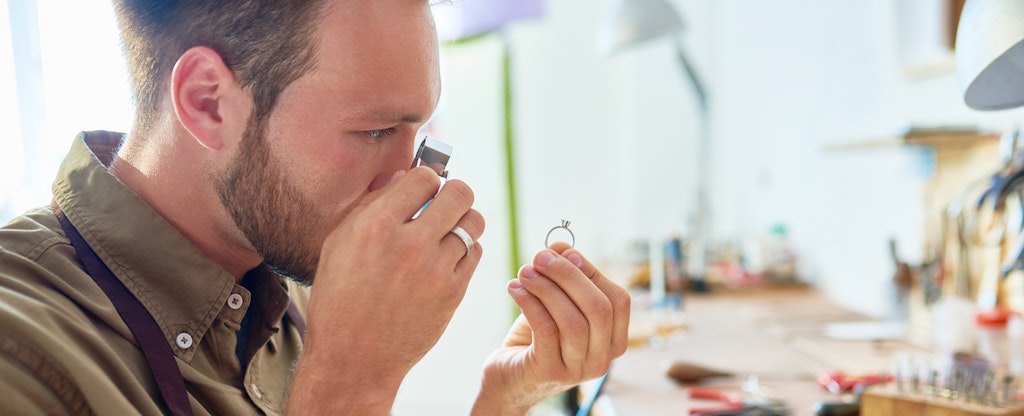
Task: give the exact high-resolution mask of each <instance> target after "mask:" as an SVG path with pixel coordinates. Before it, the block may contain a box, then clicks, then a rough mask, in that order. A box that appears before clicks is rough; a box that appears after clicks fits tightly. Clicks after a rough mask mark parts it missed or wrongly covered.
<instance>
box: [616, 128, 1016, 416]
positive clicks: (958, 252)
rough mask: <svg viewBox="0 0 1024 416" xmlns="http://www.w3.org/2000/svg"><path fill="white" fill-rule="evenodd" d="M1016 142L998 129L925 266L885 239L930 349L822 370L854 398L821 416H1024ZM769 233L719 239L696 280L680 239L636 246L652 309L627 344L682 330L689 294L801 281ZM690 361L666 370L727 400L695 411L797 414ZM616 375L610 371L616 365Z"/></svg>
mask: <svg viewBox="0 0 1024 416" xmlns="http://www.w3.org/2000/svg"><path fill="white" fill-rule="evenodd" d="M1018 138H1019V132H1018V131H1009V132H1007V133H1005V134H1003V135H1002V137H1001V138H1000V142H1001V145H1000V148H1001V149H1003V151H1002V153H1003V154H1002V158H1003V160H1002V162H1001V164H999V165H997V166H996V167H995V168H994V169H992V170H991V173H990V174H988V175H985V176H983V177H980V178H976V179H975V180H974V182H973V183H972V184H971V185H970V186H968V187H966V189H962V190H961V191H960V192H959V195H958V197H956V198H954V200H952V201H949V202H948V204H946V205H945V206H944V209H943V212H942V215H941V216H940V218H941V221H940V222H941V224H934V226H936V227H938V228H939V231H938V233H937V234H938V240H939V241H938V242H935V243H934V244H931V246H932V247H933V248H931V249H929V250H926V254H925V256H924V257H925V258H924V260H923V261H922V262H921V264H915V265H911V264H908V263H907V262H905V261H903V259H901V258H900V257H899V256H898V255H897V247H896V242H895V241H889V244H890V250H891V253H892V260H893V264H894V270H893V276H892V283H893V286H894V288H895V289H896V292H897V293H900V299H901V301H902V302H903V304H902V305H901V307H903V308H906V310H903V312H904V315H903V318H906V312H907V310H915V311H916V312H917V313H916V315H917V316H918V318H919V317H920V315H921V314H922V313H923V314H925V315H926V316H927V320H928V321H929V322H928V325H927V326H928V327H929V328H928V330H929V332H930V334H929V336H928V338H929V339H928V340H927V345H922V347H924V350H923V351H926V352H925V353H917V354H896V356H895V357H894V358H893V360H892V363H891V365H890V366H889V368H887V369H879V368H865V369H863V370H864V371H863V372H862V374H860V375H851V374H846V373H839V372H834V373H831V374H829V373H822V374H821V375H820V377H819V380H818V383H817V384H818V386H819V387H820V388H823V389H826V390H829V389H834V390H835V391H836V392H843V393H847V395H846V396H844V397H843V398H841V399H838V400H836V401H835V402H834V403H824V402H823V403H819V404H820V406H819V407H818V408H816V409H815V414H818V415H839V414H863V415H890V414H891V415H904V414H914V415H918V414H920V415H1024V395H1022V393H1024V382H1022V380H1024V149H1022V148H1024V146H1022V145H1021V143H1019V141H1018ZM768 237H770V239H765V240H762V241H761V242H760V244H758V245H757V247H756V248H755V249H754V250H751V249H749V248H744V247H740V248H736V247H734V246H729V245H721V246H720V247H719V248H718V249H716V250H712V251H713V253H711V254H709V255H708V256H707V259H708V263H707V264H706V265H704V268H703V272H702V273H699V275H694V274H690V273H688V272H687V271H688V270H694V268H693V267H689V266H687V265H686V260H687V253H686V251H687V244H686V241H685V240H684V239H681V238H679V237H673V238H670V239H668V240H667V241H657V240H652V241H647V242H642V243H638V244H637V246H636V248H635V250H634V252H635V253H638V254H637V255H635V257H636V258H637V259H638V261H637V262H636V268H635V271H634V273H633V276H632V278H631V280H630V285H631V286H632V287H633V289H635V290H641V289H644V290H647V289H649V291H646V292H645V293H643V295H642V296H640V297H638V298H637V299H635V300H634V302H635V303H636V302H637V301H639V302H641V303H644V304H646V309H647V311H646V312H644V313H646V314H647V315H646V317H643V318H641V319H640V320H646V321H648V322H646V323H642V324H641V325H638V331H637V332H638V335H637V336H635V337H631V347H639V346H646V345H652V344H656V343H658V342H662V343H663V342H664V340H665V339H666V337H668V336H670V334H672V333H673V332H676V331H683V332H685V331H686V330H687V326H688V323H687V319H690V317H688V316H686V313H685V307H686V300H685V298H684V294H685V296H691V295H689V293H693V292H707V291H710V292H712V293H710V294H707V295H705V296H715V294H714V293H713V292H714V290H715V288H716V287H727V288H733V289H735V288H750V287H763V286H773V285H775V286H778V285H799V284H800V282H801V280H800V279H799V277H798V276H797V275H796V271H797V270H798V268H797V267H796V261H797V259H798V257H797V255H796V253H795V251H793V250H792V248H791V247H789V245H788V244H787V242H786V239H785V227H784V226H781V225H780V226H778V227H777V228H776V229H774V230H772V232H771V233H769V234H768ZM751 253H756V254H754V255H752V254H751ZM644 257H646V258H645V259H644V260H646V261H639V259H641V258H644ZM695 279H700V280H701V281H700V282H699V283H700V284H699V285H694V280H695ZM908 293H916V294H917V296H908ZM694 296H698V295H694ZM911 315H914V314H913V313H911ZM651 321H653V324H652V323H651ZM631 325H632V324H631ZM652 325H653V328H652V327H651V326H652ZM645 326H646V327H647V329H646V330H645V329H643V328H644V327H645ZM631 330H632V328H631ZM693 359H694V361H693V362H675V363H673V365H672V366H670V367H669V369H667V370H666V372H665V373H664V374H663V375H662V376H664V377H669V378H671V379H673V380H675V381H677V382H679V383H680V384H681V385H686V386H690V387H691V388H693V389H696V390H692V391H691V394H697V395H698V396H701V395H703V396H704V398H705V399H706V398H707V397H713V400H716V401H718V402H720V403H721V404H722V406H718V407H713V408H710V409H708V408H694V409H696V410H693V409H691V414H707V415H725V414H757V415H771V414H794V413H793V412H792V410H793V409H789V408H787V407H786V406H785V403H784V402H779V401H773V402H762V403H761V405H759V406H750V403H751V401H750V400H749V398H750V397H749V396H750V395H749V394H746V396H747V397H746V399H745V400H738V399H737V398H736V397H733V396H730V395H728V394H725V395H721V394H717V393H716V394H712V393H713V392H711V391H708V390H706V389H704V390H702V387H701V383H702V382H703V380H705V379H710V378H716V377H723V376H725V377H728V376H730V373H729V372H724V371H720V370H717V369H715V368H713V367H705V366H702V365H701V363H700V362H699V357H693ZM611 373H612V374H613V377H614V368H613V369H612V372H611ZM748 393H749V392H748ZM730 394H731V393H730ZM837 397H838V396H837ZM766 404H770V406H768V405H766ZM840 404H842V406H839V405H840ZM805 410H806V409H803V410H798V411H797V412H796V413H795V414H803V413H801V412H803V411H805ZM744 412H746V413H744Z"/></svg>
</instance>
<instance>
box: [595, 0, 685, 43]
mask: <svg viewBox="0 0 1024 416" xmlns="http://www.w3.org/2000/svg"><path fill="white" fill-rule="evenodd" d="M682 28H683V21H682V19H681V18H680V17H679V12H677V11H676V9H675V8H674V7H672V5H671V4H669V3H668V2H667V1H666V0H618V2H617V3H616V4H615V6H614V7H613V8H612V10H611V13H610V14H609V15H608V17H607V18H606V19H605V21H604V23H602V25H601V27H600V28H599V29H598V32H597V50H598V51H600V52H602V53H605V54H611V53H614V52H616V51H618V50H620V49H622V48H625V47H628V46H631V45H635V44H637V43H640V42H643V41H646V40H649V39H653V38H657V37H660V36H665V35H669V34H673V33H676V32H678V31H680V30H682Z"/></svg>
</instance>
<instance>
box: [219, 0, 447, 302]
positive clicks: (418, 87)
mask: <svg viewBox="0 0 1024 416" xmlns="http://www.w3.org/2000/svg"><path fill="white" fill-rule="evenodd" d="M326 13H327V14H326V16H325V17H324V19H323V20H322V21H321V22H320V23H319V31H318V34H319V44H318V45H317V47H316V49H317V59H316V66H315V67H314V68H313V69H312V70H311V71H310V72H309V73H307V74H306V75H304V76H303V77H301V78H299V79H298V80H296V81H295V82H294V83H292V84H291V85H289V86H288V87H287V88H286V89H285V90H284V91H283V92H282V94H281V96H280V97H279V99H278V102H277V105H276V106H275V108H274V110H273V112H272V114H271V116H270V118H269V120H267V123H266V128H265V129H254V128H253V127H254V126H255V124H254V123H250V125H249V127H250V128H249V129H247V130H246V132H247V134H246V137H245V138H243V140H242V142H241V144H240V145H239V151H238V154H237V155H236V157H235V158H234V159H233V160H232V162H231V164H230V165H229V166H228V168H227V169H226V171H225V172H224V173H223V174H222V177H221V178H220V179H221V180H220V183H219V184H218V192H219V193H220V196H221V201H222V202H223V203H224V205H225V207H226V208H227V210H228V212H229V213H230V214H231V216H232V218H233V220H234V222H235V224H236V225H237V226H238V228H239V229H240V230H241V231H242V232H243V233H244V234H245V236H246V238H247V239H248V240H249V242H250V244H251V245H252V246H253V248H254V249H255V250H256V251H257V252H258V253H260V255H261V256H262V257H263V258H264V260H265V262H266V263H267V264H268V265H269V266H270V267H272V268H274V269H276V271H278V272H279V273H282V274H284V275H287V276H289V277H292V278H294V279H296V280H298V281H300V282H305V283H312V279H313V276H314V274H315V272H316V267H317V262H318V259H319V254H320V246H321V244H322V242H323V240H324V238H325V236H326V235H327V233H328V232H330V231H331V230H333V229H334V228H335V227H336V226H337V225H338V224H339V223H340V222H341V220H342V219H343V218H344V217H345V215H346V214H347V213H348V212H349V211H350V209H351V207H352V206H353V203H354V202H356V200H357V199H359V198H360V197H362V196H363V195H365V194H366V193H367V192H368V191H369V189H370V186H371V183H372V182H374V179H378V178H380V177H390V175H391V174H392V173H394V171H396V170H400V169H408V168H409V165H410V163H411V162H412V157H413V148H414V141H415V135H416V132H417V130H419V128H420V127H421V126H422V125H423V123H424V122H426V121H427V119H428V118H429V117H430V115H431V113H432V112H433V110H434V107H435V106H436V105H437V99H438V95H439V92H440V78H439V74H438V57H437V38H436V34H435V30H434V25H433V18H432V17H431V14H430V8H429V6H428V5H427V2H425V1H421V0H361V1H351V0H342V1H332V2H331V5H329V6H328V7H327V9H326ZM261 130H262V131H261ZM378 181H379V179H378ZM354 255H357V254H354Z"/></svg>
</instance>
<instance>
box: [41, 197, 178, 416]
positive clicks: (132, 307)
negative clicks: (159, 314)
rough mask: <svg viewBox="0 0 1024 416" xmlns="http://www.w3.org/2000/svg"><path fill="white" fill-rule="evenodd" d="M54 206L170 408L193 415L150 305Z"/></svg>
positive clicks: (173, 412) (176, 365) (82, 258)
mask: <svg viewBox="0 0 1024 416" xmlns="http://www.w3.org/2000/svg"><path fill="white" fill-rule="evenodd" d="M52 207H53V212H54V213H55V214H57V220H59V221H60V226H61V227H62V228H64V233H65V234H67V236H68V238H69V239H70V240H71V245H72V246H74V248H75V252H76V253H78V258H79V259H80V260H81V261H82V264H84V265H85V271H86V272H87V273H89V276H91V277H92V279H93V280H95V281H96V284H97V285H99V287H100V289H103V293H105V294H106V295H107V298H109V299H110V302H111V303H113V304H114V308H116V309H117V313H118V314H119V315H121V319H123V320H124V322H125V324H127V325H128V328H129V329H131V331H132V334H133V335H135V339H137V340H138V342H139V348H140V349H141V350H142V354H143V355H144V356H145V357H146V362H147V363H149V368H150V370H151V371H152V372H153V378H154V379H155V381H156V386H157V388H158V389H159V390H160V395H161V396H162V398H163V400H164V404H166V405H167V409H168V410H170V412H171V414H172V415H174V416H191V415H192V406H191V405H190V404H189V401H188V393H187V392H186V390H185V379H184V378H183V377H182V376H181V370H180V369H178V364H177V363H176V362H175V360H174V353H173V352H172V351H171V347H170V346H169V345H168V344H167V339H166V338H164V334H163V332H162V331H161V330H160V326H158V325H157V323H156V320H154V319H153V316H152V315H150V313H149V311H147V310H146V307H145V306H143V305H142V303H141V302H139V300H138V299H137V298H136V297H135V296H134V295H132V293H131V292H129V291H128V288H127V287H125V286H124V283H122V282H121V280H119V279H118V278H117V277H115V276H114V273H112V272H111V271H110V268H108V267H107V265H106V264H104V263H103V260H101V259H100V258H99V256H97V255H96V252H95V251H93V250H92V247H89V244H88V243H86V241H85V239H83V238H82V235H81V234H80V233H79V232H78V229H76V228H75V226H74V225H72V224H71V221H69V220H68V217H67V216H66V215H64V212H63V211H61V209H60V207H59V206H57V203H56V201H54V203H53V205H52Z"/></svg>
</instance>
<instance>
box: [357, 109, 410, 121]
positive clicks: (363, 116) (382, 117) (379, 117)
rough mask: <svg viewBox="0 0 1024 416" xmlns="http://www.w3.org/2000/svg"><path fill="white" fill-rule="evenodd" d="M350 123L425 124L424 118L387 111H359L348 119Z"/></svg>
mask: <svg viewBox="0 0 1024 416" xmlns="http://www.w3.org/2000/svg"><path fill="white" fill-rule="evenodd" d="M348 119H349V120H352V121H362V122H373V123H394V124H403V123H407V124H419V123H424V122H426V118H424V117H422V116H420V115H417V114H413V113H404V114H403V113H394V112H388V111H374V110H361V111H358V112H355V113H354V114H352V116H351V117H348Z"/></svg>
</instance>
